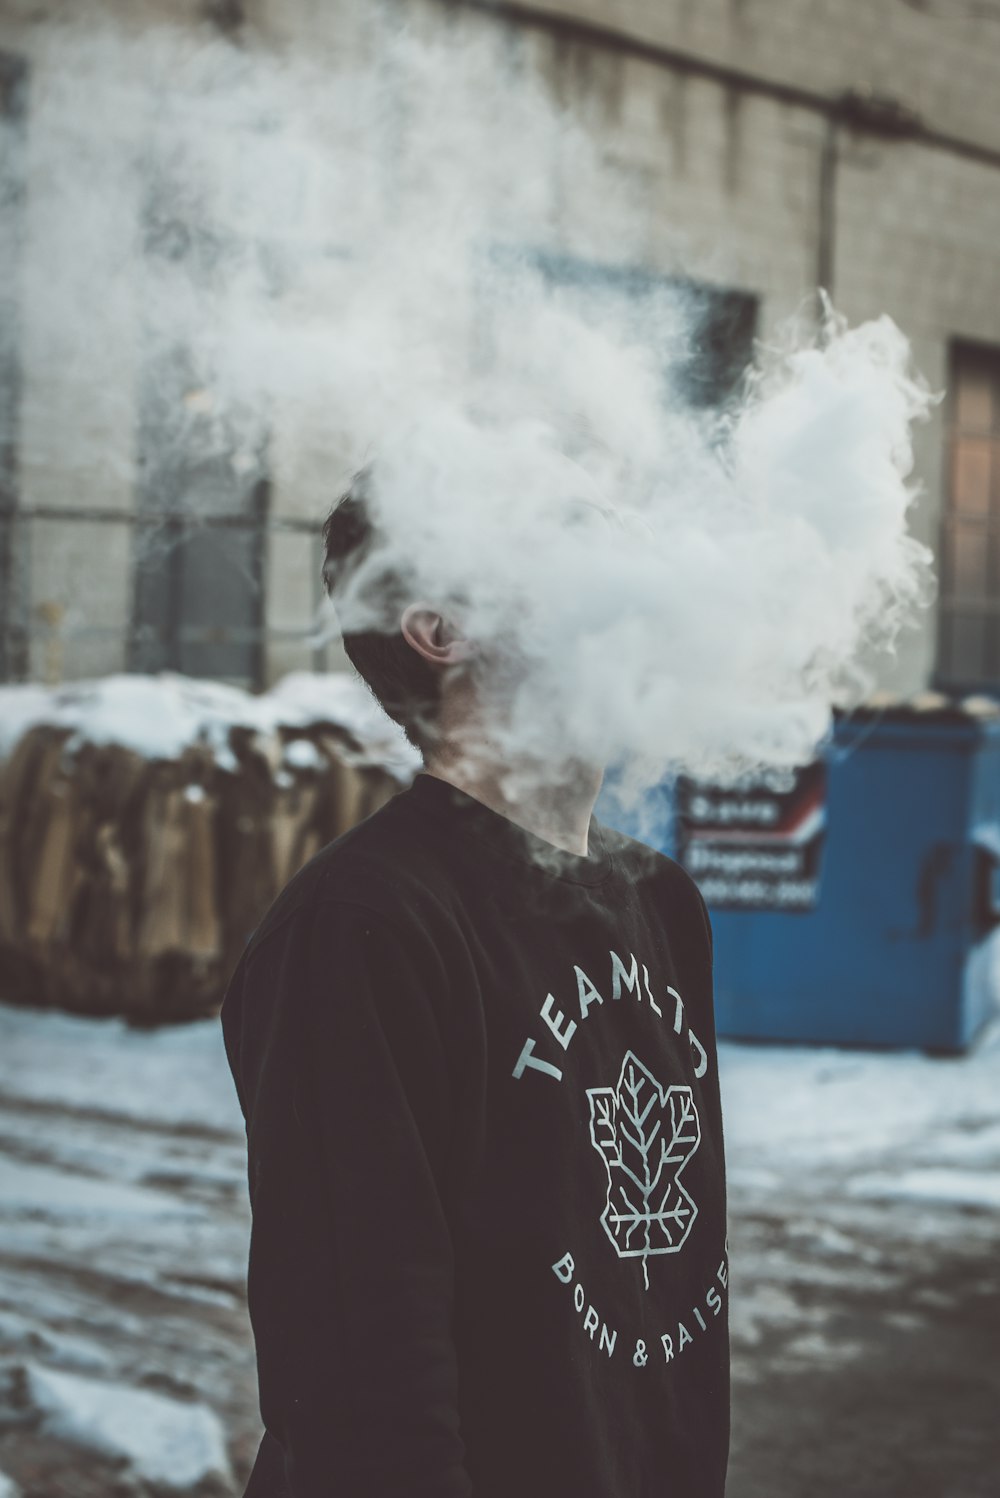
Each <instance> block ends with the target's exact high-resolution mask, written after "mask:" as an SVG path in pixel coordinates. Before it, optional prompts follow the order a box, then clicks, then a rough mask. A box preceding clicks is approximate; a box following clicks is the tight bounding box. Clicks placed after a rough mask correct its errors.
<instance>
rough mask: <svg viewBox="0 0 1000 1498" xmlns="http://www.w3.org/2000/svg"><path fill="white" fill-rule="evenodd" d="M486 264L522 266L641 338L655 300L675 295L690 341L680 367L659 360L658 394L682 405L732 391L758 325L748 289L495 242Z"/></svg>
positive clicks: (705, 403)
mask: <svg viewBox="0 0 1000 1498" xmlns="http://www.w3.org/2000/svg"><path fill="white" fill-rule="evenodd" d="M491 260H492V263H493V266H494V267H495V268H496V267H498V268H500V269H501V270H502V269H503V268H504V266H505V265H507V264H509V265H510V267H511V269H512V270H516V269H518V267H519V266H520V265H521V264H523V263H527V264H528V265H530V266H533V267H534V268H535V269H536V270H537V271H539V272H540V274H541V276H542V277H543V279H544V281H545V283H546V284H547V285H548V286H550V287H552V288H553V289H557V290H559V291H560V292H561V293H563V294H567V293H568V294H569V295H570V297H571V299H572V301H573V303H574V304H575V305H576V306H577V307H578V308H579V309H580V310H582V311H584V312H585V313H587V314H590V315H593V316H595V317H596V318H597V320H598V322H600V320H601V319H602V317H603V316H605V315H606V316H607V318H608V319H609V321H610V323H611V325H612V326H614V325H616V324H618V325H621V324H622V320H623V319H624V320H625V322H626V324H627V323H629V322H630V323H631V324H632V326H633V327H634V328H635V330H636V332H637V334H640V335H641V336H648V324H647V322H646V318H647V317H648V316H650V315H653V316H655V314H656V311H657V305H658V298H660V296H661V295H663V294H667V296H668V297H669V296H670V295H671V294H673V293H676V294H677V295H678V297H679V298H680V300H681V302H682V305H683V308H684V311H685V315H686V318H687V319H690V321H689V322H686V324H685V332H686V333H687V334H688V338H689V344H688V349H687V356H686V358H685V359H684V360H683V361H682V362H681V363H680V364H679V365H675V364H673V363H669V364H665V366H664V378H665V390H664V394H665V395H666V396H667V397H668V398H669V399H671V400H677V399H680V400H681V401H682V402H683V403H684V404H686V405H688V406H689V407H693V408H699V407H710V406H716V405H720V404H722V403H724V402H725V401H726V400H728V399H729V398H730V397H731V396H733V395H734V394H735V392H736V390H737V388H738V386H739V383H740V380H741V378H742V376H743V374H744V372H745V370H746V368H747V366H748V364H749V363H750V361H751V359H752V357H753V340H754V336H755V334H756V329H757V299H756V297H754V296H753V295H751V294H750V293H749V292H744V291H733V290H730V289H728V288H725V287H717V286H708V285H704V284H702V283H700V282H695V281H691V280H687V279H683V280H682V279H680V278H678V277H673V276H665V275H658V274H656V273H655V272H652V271H648V270H645V269H641V268H639V267H635V266H627V265H625V266H619V265H606V264H602V263H600V262H595V261H591V260H584V259H580V258H578V257H577V256H574V255H566V254H552V253H549V252H547V251H525V252H523V253H522V254H520V255H518V254H516V253H513V252H511V251H509V250H508V249H506V248H501V247H499V246H498V247H496V248H495V249H494V251H493V254H492V256H491Z"/></svg>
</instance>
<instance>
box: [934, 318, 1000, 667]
mask: <svg viewBox="0 0 1000 1498" xmlns="http://www.w3.org/2000/svg"><path fill="white" fill-rule="evenodd" d="M946 451H947V469H946V474H947V478H946V485H947V493H946V504H945V514H944V523H943V529H942V537H941V556H940V564H939V565H940V604H939V639H938V671H937V676H938V681H939V684H940V685H941V686H944V687H947V688H949V689H950V690H952V691H959V692H961V691H967V690H970V689H972V688H979V689H982V688H983V687H987V688H1000V349H995V348H985V347H983V346H980V345H976V344H965V343H959V344H955V345H954V346H953V349H952V364H951V381H950V397H949V415H948V430H947V433H946Z"/></svg>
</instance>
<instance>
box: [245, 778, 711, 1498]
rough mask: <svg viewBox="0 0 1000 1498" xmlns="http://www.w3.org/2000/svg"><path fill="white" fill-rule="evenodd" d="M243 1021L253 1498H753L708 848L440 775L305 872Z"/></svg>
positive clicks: (248, 951)
mask: <svg viewBox="0 0 1000 1498" xmlns="http://www.w3.org/2000/svg"><path fill="white" fill-rule="evenodd" d="M221 1023H222V1030H223V1037H224V1041H225V1046H226V1052H227V1056H228V1059H229V1064H230V1068H231V1070H232V1074H233V1079H234V1082H235V1085H236V1089H237V1092H238V1095H239V1100H240V1104H241V1107H242V1109H243V1113H244V1117H245V1119H246V1129H247V1156H248V1181H249V1194H250V1206H251V1214H252V1226H251V1236H250V1251H249V1266H248V1276H247V1293H248V1302H249V1312H250V1319H251V1324H252V1328H253V1334H254V1340H255V1345H256V1357H257V1374H258V1384H259V1393H260V1410H261V1416H262V1420H263V1424H264V1428H265V1433H264V1437H263V1440H262V1442H261V1445H260V1449H259V1452H258V1455H257V1460H256V1464H255V1466H254V1469H253V1473H252V1475H251V1478H250V1481H249V1484H248V1486H247V1488H246V1495H247V1498H279V1495H282V1498H320V1495H322V1498H722V1495H723V1493H724V1489H725V1474H726V1465H727V1459H728V1448H729V1337H728V1293H727V1292H728V1256H727V1242H726V1190H725V1171H724V1149H723V1132H722V1117H721V1109H720V1099H719V1082H718V1070H717V1064H716V1046H715V1032H714V1020H713V1007H712V934H711V924H710V921H709V918H708V913H707V910H706V908H705V904H704V901H703V900H702V898H701V895H700V893H699V891H698V888H697V886H696V885H695V883H694V882H693V880H692V879H691V878H690V876H689V875H688V874H687V873H686V872H685V870H683V869H682V868H681V866H680V865H679V864H677V863H676V862H675V861H673V860H672V859H670V858H667V857H665V856H663V855H661V854H658V853H654V852H652V851H651V850H650V849H648V848H645V847H644V846H643V845H642V844H640V843H637V842H634V841H632V840H631V839H629V838H627V837H625V836H623V835H621V834H619V833H615V832H613V831H612V830H611V829H609V828H607V827H604V826H602V825H601V824H600V823H599V822H597V821H596V820H595V819H592V820H591V824H590V831H589V836H588V853H587V854H586V856H580V855H575V854H572V853H567V852H563V851H561V850H559V849H557V848H555V847H553V846H552V845H551V844H550V843H548V842H546V841H544V840H543V839H541V838H539V837H536V836H535V835H534V834H532V833H530V832H528V831H526V830H524V829H522V828H521V827H519V826H518V825H516V824H515V823H514V822H511V821H509V820H507V819H506V818H505V817H503V816H501V815H500V814H499V813H497V812H494V811H492V810H491V809H489V808H488V807H486V806H485V805H483V804H482V803H480V802H479V801H477V800H475V799H474V798H473V797H471V796H468V795H466V794H465V793H463V792H461V791H459V790H457V789H455V788H454V787H453V786H451V785H450V784H448V783H447V782H446V781H444V780H440V779H437V778H436V777H434V776H432V775H430V774H427V773H423V774H420V775H418V776H417V778H416V780H415V781H414V782H413V784H412V785H411V786H410V787H409V788H408V789H406V790H405V791H402V792H400V793H399V794H398V795H397V796H395V797H394V798H393V800H391V801H390V802H389V803H388V804H387V805H386V806H384V807H383V808H382V809H381V810H380V811H378V812H377V813H375V814H374V815H373V816H371V817H369V818H368V819H367V820H366V821H364V822H362V823H360V824H359V825H358V826H357V827H355V828H353V829H352V830H351V831H350V832H348V833H347V834H345V835H344V836H343V837H340V838H338V839H337V840H336V841H335V842H333V843H331V844H329V845H328V846H327V847H326V848H324V849H323V850H322V851H321V852H320V853H319V854H317V855H316V856H315V857H314V858H313V859H312V860H311V861H310V862H309V863H307V864H306V865H305V866H304V867H303V868H302V869H300V871H299V872H298V873H297V874H296V875H295V876H294V878H293V879H292V880H291V881H290V883H289V884H288V885H287V886H286V887H285V889H284V890H283V892H282V893H281V894H280V895H279V897H278V898H277V900H276V901H275V903H274V904H273V905H272V907H271V909H270V910H269V911H268V913H267V914H266V916H265V917H264V919H263V920H262V921H261V923H260V925H259V926H258V928H257V929H256V931H255V932H254V933H253V935H252V937H251V938H250V940H249V942H248V944H247V946H246V948H245V950H244V953H243V955H242V957H241V959H240V961H239V963H238V965H237V968H236V970H235V972H234V974H233V976H232V979H231V981H230V984H229V986H228V989H227V991H226V995H225V999H224V1002H223V1007H222V1012H221Z"/></svg>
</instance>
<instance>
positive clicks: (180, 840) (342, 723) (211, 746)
mask: <svg viewBox="0 0 1000 1498" xmlns="http://www.w3.org/2000/svg"><path fill="white" fill-rule="evenodd" d="M416 768H417V764H416V757H415V755H414V753H413V751H412V750H410V748H409V746H408V745H407V744H406V742H405V740H404V739H403V738H402V735H401V734H399V733H398V732H397V731H396V729H395V726H394V725H393V724H392V723H390V722H389V720H388V719H387V718H385V717H384V715H383V714H382V713H381V711H380V710H379V708H378V707H377V706H376V704H375V703H374V701H373V700H372V699H371V698H370V696H369V695H368V693H367V691H366V690H365V688H364V687H363V685H362V684H361V683H360V682H359V681H358V680H357V679H355V678H354V677H351V676H348V675H346V674H338V675H312V674H310V673H306V672H299V673H295V674H293V675H291V676H288V677H285V679H284V680H283V681H281V682H279V683H278V685H277V686H276V687H275V688H273V689H272V690H271V691H270V692H267V693H264V694H262V695H261V696H252V695H250V694H249V693H246V692H241V691H239V690H238V689H237V688H234V687H227V686H223V685H221V684H219V683H215V682H206V681H196V680H193V679H190V678H186V677H183V676H178V675H174V674H170V673H164V674H162V675H160V676H127V675H122V676H111V677H106V678H103V679H100V680H95V681H86V682H77V683H74V684H72V685H68V686H64V687H59V688H55V689H46V688H41V687H38V686H34V685H26V686H13V687H3V688H0V992H2V994H3V997H4V998H5V999H7V1000H13V1001H17V1002H22V1003H31V1004H40V1005H47V1006H54V1007H59V1008H64V1009H76V1010H81V1011H85V1012H90V1013H119V1014H125V1015H128V1016H129V1017H131V1018H134V1019H136V1020H139V1021H143V1020H149V1021H159V1020H163V1019H181V1018H190V1017H191V1016H193V1015H196V1014H204V1013H208V1012H211V1011H212V1010H213V1009H214V1008H216V1007H217V1005H218V1003H219V1002H220V1000H221V997H222V992H223V989H224V985H225V982H226V980H227V978H228V976H229V973H230V972H231V971H232V969H233V967H234V966H235V964H236V962H237V961H238V959H239V955H240V953H241V951H242V949H243V946H244V943H245V942H246V939H247V937H248V936H249V935H250V933H251V931H252V930H253V929H254V927H255V926H256V924H257V922H258V921H259V920H260V918H261V916H262V915H263V913H264V911H265V910H266V909H267V907H268V905H269V904H270V903H271V901H272V900H273V899H274V897H275V895H276V894H277V893H278V891H279V890H280V889H281V888H282V886H283V885H284V884H285V883H286V882H287V881H288V879H289V878H290V877H291V876H292V874H294V873H295V871H296V869H298V868H299V867H301V865H302V864H303V863H305V862H306V861H307V859H309V858H311V857H312V856H313V854H314V853H316V852H318V851H319V849H320V848H321V847H322V846H323V845H324V844H325V843H327V842H329V841H330V840H331V839H332V838H334V837H337V836H339V834H340V833H342V832H345V831H346V830H347V829H348V828H349V827H351V826H353V825H354V823H355V822H357V821H359V820H360V819H361V818H362V817H364V816H367V815H368V814H369V813H370V812H372V811H374V810H376V809H377V807H378V806H380V805H382V804H383V803H384V802H385V801H386V800H388V799H389V797H390V796H391V795H392V794H393V793H394V792H395V791H396V790H398V789H399V788H400V786H401V785H403V784H405V783H407V782H408V781H409V779H410V778H411V777H412V775H413V773H414V771H415V769H416Z"/></svg>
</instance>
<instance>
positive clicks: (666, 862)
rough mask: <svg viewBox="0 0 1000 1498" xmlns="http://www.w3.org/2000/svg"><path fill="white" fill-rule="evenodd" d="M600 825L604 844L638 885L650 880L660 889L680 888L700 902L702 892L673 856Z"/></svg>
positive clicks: (691, 898) (687, 895) (677, 889)
mask: <svg viewBox="0 0 1000 1498" xmlns="http://www.w3.org/2000/svg"><path fill="white" fill-rule="evenodd" d="M599 825H600V830H601V836H602V838H603V839H604V842H605V846H606V847H607V848H608V850H609V852H610V853H611V854H612V856H613V857H614V859H615V861H616V862H617V863H618V864H619V866H620V867H621V868H622V869H623V870H624V871H625V872H626V874H627V876H628V877H629V878H630V879H632V880H633V881H634V882H635V883H636V884H637V885H642V884H645V883H649V884H653V885H655V886H656V887H657V889H659V890H667V889H673V890H676V891H682V892H683V893H684V894H685V895H686V897H687V898H688V899H690V900H693V901H695V902H700V901H701V899H702V895H701V891H700V890H699V888H698V886H697V884H696V883H695V881H694V880H693V879H692V877H691V875H690V874H689V873H688V871H687V869H686V868H685V867H684V865H683V864H682V863H679V862H678V860H677V859H676V858H673V857H671V855H670V854H669V853H664V852H662V851H661V850H660V849H658V848H653V847H651V846H650V845H649V844H648V843H644V842H640V840H639V839H638V838H635V837H630V836H629V835H628V834H627V833H625V832H618V831H616V830H615V829H614V828H613V827H607V826H605V825H604V824H603V823H601V824H599Z"/></svg>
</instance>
